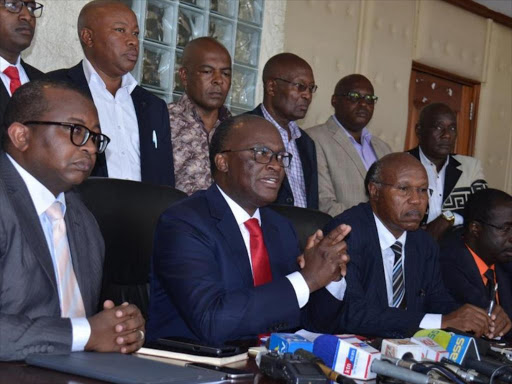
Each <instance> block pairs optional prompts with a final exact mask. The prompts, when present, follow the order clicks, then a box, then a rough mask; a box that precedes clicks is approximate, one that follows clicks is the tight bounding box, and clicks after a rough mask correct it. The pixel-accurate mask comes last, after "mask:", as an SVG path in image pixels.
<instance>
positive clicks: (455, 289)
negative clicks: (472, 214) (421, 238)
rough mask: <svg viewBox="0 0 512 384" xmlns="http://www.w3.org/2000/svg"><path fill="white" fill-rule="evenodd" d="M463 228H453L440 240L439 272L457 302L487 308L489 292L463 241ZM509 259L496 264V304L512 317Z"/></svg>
mask: <svg viewBox="0 0 512 384" xmlns="http://www.w3.org/2000/svg"><path fill="white" fill-rule="evenodd" d="M462 234H463V229H462V228H460V229H457V230H455V231H453V232H452V233H450V234H449V235H448V236H446V237H445V239H444V241H443V242H442V243H441V258H440V261H441V272H442V274H443V279H444V284H445V285H446V288H447V289H448V290H449V291H450V293H451V294H452V295H453V297H454V298H455V299H456V300H457V301H459V302H460V303H464V304H465V303H469V304H473V305H476V306H477V307H481V308H484V309H486V310H487V308H488V307H489V292H488V291H487V288H486V287H485V285H484V283H483V281H482V277H481V276H480V272H479V270H478V267H477V265H476V263H475V260H474V259H473V256H472V255H471V253H470V252H469V250H468V248H467V247H466V245H465V244H464V239H463V237H462ZM511 272H512V262H511V263H505V264H496V281H497V282H498V295H499V301H500V305H501V306H502V307H503V309H504V310H505V312H506V313H507V315H508V317H510V318H512V275H511Z"/></svg>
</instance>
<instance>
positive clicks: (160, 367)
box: [26, 352, 224, 384]
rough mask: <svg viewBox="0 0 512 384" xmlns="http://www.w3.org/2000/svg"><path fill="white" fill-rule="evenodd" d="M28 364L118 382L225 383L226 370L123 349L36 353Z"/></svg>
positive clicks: (128, 383) (158, 383)
mask: <svg viewBox="0 0 512 384" xmlns="http://www.w3.org/2000/svg"><path fill="white" fill-rule="evenodd" d="M26 362H27V364H30V365H35V366H38V367H44V368H49V369H53V370H56V371H60V372H66V373H70V374H74V375H79V376H85V377H90V378H93V379H98V380H103V381H107V382H111V383H118V384H196V383H197V384H203V383H204V384H206V383H212V384H213V383H221V382H223V381H222V377H223V376H224V374H223V373H220V372H214V371H207V370H204V369H197V368H193V367H180V366H177V365H171V364H166V363H162V362H158V361H152V360H148V359H142V358H139V357H137V356H132V355H123V354H120V353H96V352H73V353H71V354H69V355H47V354H32V355H29V356H28V357H27V359H26Z"/></svg>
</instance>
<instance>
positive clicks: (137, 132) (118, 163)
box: [48, 0, 174, 187]
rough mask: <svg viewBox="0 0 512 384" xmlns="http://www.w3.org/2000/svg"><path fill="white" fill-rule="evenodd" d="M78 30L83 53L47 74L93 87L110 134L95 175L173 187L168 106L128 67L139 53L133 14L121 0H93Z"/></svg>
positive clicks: (81, 85)
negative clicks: (77, 60) (65, 66)
mask: <svg viewBox="0 0 512 384" xmlns="http://www.w3.org/2000/svg"><path fill="white" fill-rule="evenodd" d="M78 32H79V37H80V42H81V44H82V48H83V50H84V55H85V59H84V60H83V61H82V62H80V63H78V64H77V65H76V66H74V67H72V68H69V69H61V70H58V71H54V72H50V73H49V74H48V76H50V77H51V78H55V79H59V80H65V81H70V82H72V83H74V84H76V85H77V86H79V87H80V88H81V89H83V90H85V91H87V92H88V93H90V94H91V95H92V98H93V100H94V103H95V104H96V108H97V109H98V114H99V117H100V123H101V128H102V130H103V131H104V132H105V134H107V135H108V136H109V137H110V138H111V139H112V142H111V144H110V146H109V148H108V149H107V151H106V152H105V155H101V156H99V157H98V161H97V163H96V167H95V168H94V170H93V173H92V175H93V176H104V177H114V178H120V179H130V180H136V181H143V182H148V183H152V184H163V185H170V186H173V187H174V167H173V159H172V146H171V133H170V128H169V115H168V113H167V106H166V104H165V102H164V101H163V100H161V99H159V98H158V97H156V96H154V95H152V94H151V93H149V92H148V91H146V90H144V89H143V88H141V87H139V86H138V85H137V82H136V81H135V79H134V78H133V76H132V75H131V74H130V73H129V72H130V71H131V70H132V69H133V68H134V66H135V64H136V62H137V59H138V55H139V40H138V35H139V26H138V24H137V18H136V17H135V14H134V13H133V11H132V10H131V9H130V8H128V7H127V6H126V5H124V4H123V3H121V2H118V1H102V0H97V1H92V2H90V3H88V4H86V5H85V6H84V8H82V11H81V12H80V15H79V18H78Z"/></svg>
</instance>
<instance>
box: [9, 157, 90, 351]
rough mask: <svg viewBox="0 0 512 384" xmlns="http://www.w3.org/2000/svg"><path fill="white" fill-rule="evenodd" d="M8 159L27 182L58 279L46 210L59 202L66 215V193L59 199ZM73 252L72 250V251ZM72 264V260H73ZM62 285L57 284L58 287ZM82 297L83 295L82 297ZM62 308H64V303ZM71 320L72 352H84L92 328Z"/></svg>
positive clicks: (82, 322) (59, 196) (80, 319)
mask: <svg viewBox="0 0 512 384" xmlns="http://www.w3.org/2000/svg"><path fill="white" fill-rule="evenodd" d="M7 158H8V159H9V160H10V161H11V163H12V164H13V165H14V168H16V170H17V171H18V173H19V174H20V176H21V178H22V179H23V181H24V182H25V185H26V186H27V189H28V193H29V194H30V197H31V198H32V202H33V203H34V206H35V208H36V212H37V216H38V217H39V221H40V223H41V227H42V229H43V232H44V235H45V239H46V243H47V244H48V249H49V251H50V255H51V258H52V263H53V269H54V272H55V277H56V278H57V279H58V276H59V274H58V272H57V261H56V258H55V250H54V248H53V240H52V223H51V220H50V218H49V217H48V215H47V214H46V210H47V209H48V208H49V207H50V205H52V204H53V203H54V202H55V201H59V202H60V203H61V204H62V206H63V207H64V214H65V213H66V197H65V195H64V193H62V192H61V193H60V194H59V195H58V196H57V198H55V196H54V195H53V193H51V192H50V191H49V190H48V189H47V188H46V187H45V186H44V185H43V184H41V183H40V182H39V181H38V180H37V179H36V178H35V177H34V176H32V175H31V174H30V173H28V172H27V171H26V170H25V169H24V168H23V167H22V166H21V165H19V164H18V163H17V162H16V161H15V160H14V159H13V158H12V157H11V156H9V155H8V154H7ZM70 252H71V249H70ZM71 262H72V260H71ZM59 286H60V285H59V284H57V287H59ZM57 290H58V288H57ZM58 294H59V302H61V299H62V298H61V292H60V291H59V292H58ZM80 297H81V295H80ZM60 304H61V307H62V303H60ZM70 320H71V328H72V330H73V342H72V345H71V350H72V351H73V352H76V351H83V350H84V348H85V345H86V344H87V342H88V341H89V337H90V336H91V326H90V324H89V321H88V320H87V319H86V318H85V317H83V318H72V319H70Z"/></svg>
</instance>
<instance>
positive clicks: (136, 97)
mask: <svg viewBox="0 0 512 384" xmlns="http://www.w3.org/2000/svg"><path fill="white" fill-rule="evenodd" d="M131 96H132V100H133V105H134V107H135V114H136V115H137V125H138V127H139V149H140V173H141V177H142V179H141V180H142V181H146V180H145V179H146V178H148V175H151V174H153V173H154V172H155V169H154V168H153V167H152V166H151V164H149V163H148V162H147V159H151V156H149V155H150V152H151V151H153V145H152V144H153V138H152V137H151V135H152V133H153V132H155V131H154V130H151V127H149V126H148V127H147V128H146V124H147V123H148V122H149V121H150V119H149V117H148V118H146V116H145V111H146V106H147V102H146V100H145V98H144V95H143V93H142V92H139V87H138V86H137V87H135V88H134V90H133V92H132V94H131ZM153 166H156V165H153Z"/></svg>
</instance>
